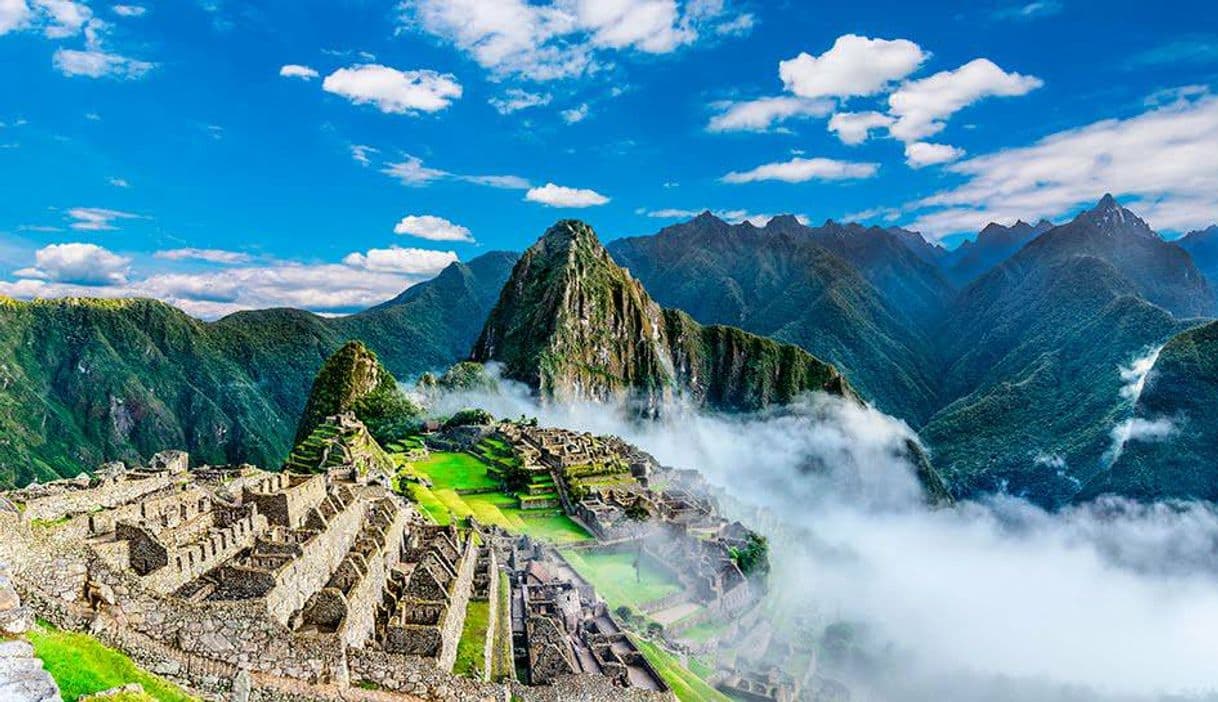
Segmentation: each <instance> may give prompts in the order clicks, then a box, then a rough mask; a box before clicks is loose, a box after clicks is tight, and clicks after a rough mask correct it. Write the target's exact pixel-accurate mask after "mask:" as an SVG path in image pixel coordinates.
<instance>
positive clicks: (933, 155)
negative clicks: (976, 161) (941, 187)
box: [905, 141, 964, 168]
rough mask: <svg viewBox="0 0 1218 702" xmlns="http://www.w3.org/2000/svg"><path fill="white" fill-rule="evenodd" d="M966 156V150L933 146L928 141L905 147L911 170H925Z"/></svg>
mask: <svg viewBox="0 0 1218 702" xmlns="http://www.w3.org/2000/svg"><path fill="white" fill-rule="evenodd" d="M963 155H964V149H961V148H957V147H955V146H950V145H948V144H932V143H931V142H928V141H915V142H913V143H912V144H906V145H905V163H907V164H909V166H910V168H923V167H925V166H933V165H936V164H940V163H950V162H952V161H955V160H957V159H959V158H960V157H961V156H963Z"/></svg>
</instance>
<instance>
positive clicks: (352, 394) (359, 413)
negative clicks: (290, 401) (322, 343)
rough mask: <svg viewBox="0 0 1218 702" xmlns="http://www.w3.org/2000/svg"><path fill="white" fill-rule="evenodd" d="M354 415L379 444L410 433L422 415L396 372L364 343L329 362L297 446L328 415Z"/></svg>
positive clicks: (350, 345)
mask: <svg viewBox="0 0 1218 702" xmlns="http://www.w3.org/2000/svg"><path fill="white" fill-rule="evenodd" d="M343 412H354V413H355V416H356V417H357V418H359V420H360V421H361V422H363V423H364V424H365V425H366V426H367V427H368V430H369V431H370V432H371V433H372V435H373V436H374V437H376V438H377V440H378V441H381V442H386V441H388V440H390V439H393V438H397V437H398V436H401V435H403V434H405V433H407V432H408V431H409V430H410V429H411V428H413V426H414V424H415V423H416V420H417V418H418V416H419V414H420V410H419V408H418V407H417V406H416V405H414V403H412V402H410V400H408V399H406V396H405V395H404V394H403V393H402V391H401V390H400V389H399V388H398V383H397V380H395V379H394V377H393V374H392V373H390V372H389V371H388V370H386V369H385V367H384V366H383V365H381V362H380V359H378V358H377V356H376V354H375V353H373V352H372V351H371V350H369V349H368V347H367V346H364V344H363V343H361V342H359V341H348V342H347V343H346V344H344V345H343V347H342V348H341V349H339V350H338V351H336V352H335V353H334V354H333V355H332V356H330V357H329V358H327V359H326V362H325V363H324V364H322V367H321V370H320V371H318V373H317V378H316V379H314V381H313V389H312V390H311V391H310V392H309V400H308V402H307V403H306V404H305V409H304V413H303V414H302V415H301V417H300V426H299V427H297V429H296V443H298V444H299V443H300V442H302V441H305V440H306V439H308V438H309V436H310V435H311V434H312V433H313V431H314V430H315V429H316V428H317V427H318V426H319V425H320V424H321V423H322V422H324V421H325V419H326V418H327V417H330V416H333V415H336V414H341V413H343Z"/></svg>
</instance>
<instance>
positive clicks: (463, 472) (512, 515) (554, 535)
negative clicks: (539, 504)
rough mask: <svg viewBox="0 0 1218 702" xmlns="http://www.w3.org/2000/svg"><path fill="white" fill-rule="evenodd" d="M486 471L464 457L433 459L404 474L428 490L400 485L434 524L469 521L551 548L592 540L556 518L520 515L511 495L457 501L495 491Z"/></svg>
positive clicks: (560, 516) (528, 512) (578, 528)
mask: <svg viewBox="0 0 1218 702" xmlns="http://www.w3.org/2000/svg"><path fill="white" fill-rule="evenodd" d="M486 470H487V465H486V464H485V463H483V462H482V461H480V460H478V459H477V458H475V457H474V456H471V455H469V454H464V453H433V454H431V456H430V457H429V458H428V460H426V461H418V462H415V463H412V464H411V466H410V468H409V469H408V471H409V472H413V473H415V474H416V475H423V476H426V477H427V478H428V479H429V480H431V482H432V486H431V487H430V488H428V487H425V486H423V485H419V484H417V483H402V484H403V485H405V486H406V490H407V491H408V492H409V494H410V497H411V499H413V500H414V501H415V502H416V503H418V505H419V507H420V508H422V510H423V511H424V512H425V513H426V514H427V515H428V516H429V517H430V518H431V520H432V521H434V522H435V523H437V524H451V523H453V522H454V521H461V520H464V519H466V518H468V517H471V516H472V517H473V518H474V519H476V520H478V522H479V523H481V524H494V525H497V526H500V527H503V528H504V529H507V530H508V531H511V532H514V533H517V534H527V535H528V536H531V537H534V538H537V539H542V540H544V541H548V542H550V543H554V544H571V543H577V542H580V541H588V540H591V539H592V536H591V535H590V534H588V532H587V531H585V530H584V528H583V527H581V526H580V525H578V524H576V523H575V522H574V521H572V520H571V518H570V517H568V516H567V515H565V514H562V513H561V512H552V511H547V510H522V509H520V506H519V502H518V500H517V498H516V496H514V495H506V494H504V493H501V492H484V493H478V494H473V495H459V494H457V491H458V490H469V489H485V488H487V487H498V483H497V482H496V481H495V480H494V479H492V478H489V477H488V476H487V474H486Z"/></svg>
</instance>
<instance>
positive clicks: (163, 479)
mask: <svg viewBox="0 0 1218 702" xmlns="http://www.w3.org/2000/svg"><path fill="white" fill-rule="evenodd" d="M175 479H176V478H175V476H173V475H171V474H169V473H154V474H148V475H147V476H146V477H145V476H142V475H140V474H138V473H129V474H127V476H126V477H123V478H119V479H117V480H111V479H105V480H102V481H101V483H100V484H99V485H98V486H97V487H95V488H92V489H87V490H80V489H68V490H65V491H64V492H60V493H57V494H53V495H48V496H46V497H38V498H34V499H31V500H29V501H27V502H25V510H24V511H23V515H24V516H25V518H26V519H27V520H30V521H33V520H41V521H54V520H57V519H62V518H63V517H65V516H68V515H72V514H82V513H85V512H91V511H94V510H96V509H97V508H98V507H101V508H103V509H109V508H111V507H117V506H118V505H122V504H126V503H128V502H131V501H132V500H135V499H137V498H139V497H141V496H143V495H147V494H148V493H150V492H154V491H156V490H161V489H163V488H166V487H169V486H170V485H172V484H173V481H174V480H175Z"/></svg>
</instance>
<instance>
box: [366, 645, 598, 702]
mask: <svg viewBox="0 0 1218 702" xmlns="http://www.w3.org/2000/svg"><path fill="white" fill-rule="evenodd" d="M347 666H348V667H349V669H350V672H351V683H352V684H353V685H358V684H360V683H371V684H373V685H376V686H377V687H381V688H384V689H386V690H392V691H395V692H405V693H409V694H413V695H418V696H419V697H422V698H424V699H427V700H434V702H508V700H509V693H508V689H507V688H506V687H505V686H502V685H495V684H491V683H487V682H482V681H480V680H473V679H471V678H462V677H458V676H455V675H452V674H450V673H448V672H446V671H444V670H441V669H439V668H437V667H435V660H434V659H431V658H422V657H419V656H406V655H401V654H395V653H385V652H384V651H374V650H370V649H351V650H350V651H348V653H347ZM568 699H569V700H572V701H574V700H580V699H582V698H578V697H571V698H568Z"/></svg>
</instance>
